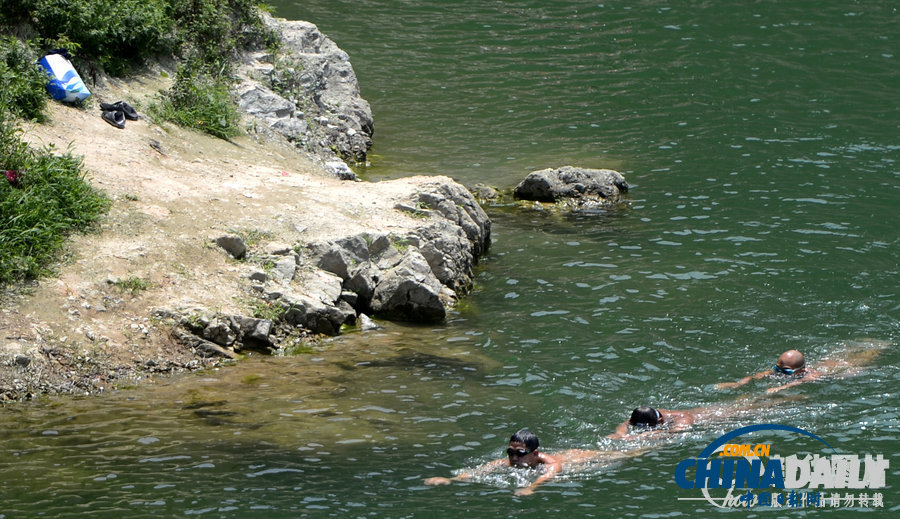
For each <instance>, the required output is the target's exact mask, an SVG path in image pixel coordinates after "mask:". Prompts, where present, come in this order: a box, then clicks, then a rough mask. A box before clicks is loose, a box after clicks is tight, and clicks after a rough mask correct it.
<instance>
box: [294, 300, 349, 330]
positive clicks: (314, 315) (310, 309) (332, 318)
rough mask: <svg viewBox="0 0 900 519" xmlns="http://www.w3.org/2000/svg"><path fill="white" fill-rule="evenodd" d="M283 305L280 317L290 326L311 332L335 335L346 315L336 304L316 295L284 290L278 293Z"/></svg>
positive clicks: (345, 319)
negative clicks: (283, 310) (282, 312)
mask: <svg viewBox="0 0 900 519" xmlns="http://www.w3.org/2000/svg"><path fill="white" fill-rule="evenodd" d="M279 299H280V302H281V303H282V304H284V305H285V308H286V310H285V312H284V315H283V316H282V318H283V319H284V321H285V322H286V323H287V324H289V325H292V326H299V327H302V328H306V329H307V330H309V331H311V332H313V333H321V334H324V335H337V334H339V333H340V331H341V326H342V325H343V324H344V323H345V322H346V321H347V315H345V314H344V312H343V311H342V310H341V309H340V308H339V307H338V306H337V305H336V302H334V303H332V304H328V303H325V302H323V301H321V300H320V299H318V298H316V297H310V296H308V295H301V294H295V293H293V292H286V293H282V294H280V298H279Z"/></svg>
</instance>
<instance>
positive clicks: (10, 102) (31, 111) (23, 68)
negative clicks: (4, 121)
mask: <svg viewBox="0 0 900 519" xmlns="http://www.w3.org/2000/svg"><path fill="white" fill-rule="evenodd" d="M37 58H38V56H37V55H36V53H35V52H33V51H32V50H31V49H30V48H29V47H28V46H27V45H26V44H25V43H22V42H20V41H19V40H17V39H15V38H12V37H0V77H2V78H3V82H4V86H3V88H4V89H5V92H4V96H6V99H7V102H6V105H7V106H8V108H9V110H10V111H11V112H12V113H14V114H15V115H17V116H19V117H23V118H25V119H36V120H38V121H43V120H44V119H45V118H46V117H45V116H44V107H45V106H47V90H46V88H45V86H44V85H46V83H47V73H46V72H45V71H44V69H43V68H41V67H40V66H39V65H37V64H36V60H37Z"/></svg>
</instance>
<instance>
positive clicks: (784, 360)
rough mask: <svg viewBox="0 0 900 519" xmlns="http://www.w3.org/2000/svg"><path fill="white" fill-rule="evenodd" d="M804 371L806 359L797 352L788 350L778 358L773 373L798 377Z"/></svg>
mask: <svg viewBox="0 0 900 519" xmlns="http://www.w3.org/2000/svg"><path fill="white" fill-rule="evenodd" d="M805 370H806V358H804V357H803V354H802V353H800V352H799V351H797V350H788V351H786V352H784V353H782V354H781V356H780V357H778V361H777V362H776V363H775V373H783V374H785V375H799V374H802V373H803V372H804V371H805Z"/></svg>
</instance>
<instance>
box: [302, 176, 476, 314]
mask: <svg viewBox="0 0 900 519" xmlns="http://www.w3.org/2000/svg"><path fill="white" fill-rule="evenodd" d="M397 209H398V210H401V211H408V212H410V213H412V214H414V215H416V216H418V217H421V218H423V222H424V223H423V225H422V226H421V227H419V228H418V229H416V230H414V231H412V232H409V233H407V234H403V235H389V234H381V235H377V236H371V235H362V236H348V237H344V238H341V239H337V240H331V241H327V242H321V243H315V244H311V245H310V246H309V247H308V248H307V254H308V260H309V261H310V262H311V263H312V264H313V265H315V266H316V267H317V268H319V269H322V270H324V271H327V272H330V273H332V274H334V275H335V276H337V277H338V278H339V279H340V281H341V294H340V295H339V297H338V299H339V301H341V302H344V303H346V304H347V305H349V306H350V307H351V308H352V309H353V310H354V311H355V313H356V315H359V314H374V315H375V316H377V317H382V318H385V319H390V320H399V321H413V322H439V321H441V320H443V319H444V318H445V317H446V315H447V309H448V308H449V307H451V306H452V305H453V304H454V302H455V301H456V299H457V298H458V297H459V296H461V295H463V294H465V293H466V292H467V291H468V290H469V288H470V287H471V285H472V276H473V271H474V268H475V265H476V264H477V262H478V259H479V258H480V257H481V255H483V254H484V253H485V252H486V251H487V248H488V246H489V243H490V220H489V219H488V217H487V215H486V214H485V213H484V210H482V209H481V207H480V206H479V205H478V204H477V203H476V202H475V199H474V198H473V197H472V195H471V194H470V193H469V192H468V191H466V190H465V188H463V187H462V186H460V185H459V184H456V183H447V182H437V181H436V182H433V183H431V184H428V185H426V186H423V188H422V189H421V190H420V191H419V192H418V193H417V195H416V196H415V198H414V199H412V200H409V201H408V202H403V203H399V204H397Z"/></svg>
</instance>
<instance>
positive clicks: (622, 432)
mask: <svg viewBox="0 0 900 519" xmlns="http://www.w3.org/2000/svg"><path fill="white" fill-rule="evenodd" d="M630 436H631V435H629V434H628V421H627V420H626V421H624V422H622V423H620V424H619V425H617V426H616V432H614V433H612V434H609V435H607V436H606V437H607V438H611V439H613V440H622V439H624V438H629V437H630Z"/></svg>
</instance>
